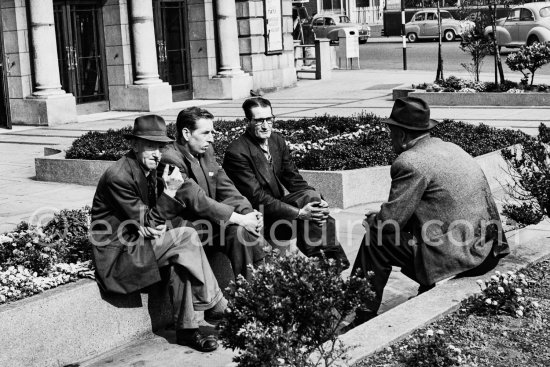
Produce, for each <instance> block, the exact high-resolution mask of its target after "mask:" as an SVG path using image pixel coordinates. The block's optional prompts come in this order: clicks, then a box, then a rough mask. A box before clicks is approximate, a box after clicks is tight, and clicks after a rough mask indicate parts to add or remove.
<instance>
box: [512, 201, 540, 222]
mask: <svg viewBox="0 0 550 367" xmlns="http://www.w3.org/2000/svg"><path fill="white" fill-rule="evenodd" d="M502 214H504V215H505V216H506V217H508V218H510V219H512V220H513V221H515V222H517V223H518V224H519V225H520V226H522V227H524V226H528V225H531V224H537V223H539V222H540V221H541V220H542V218H543V217H544V214H543V213H542V212H541V211H540V208H538V207H537V206H536V205H535V203H533V202H528V203H521V204H519V205H518V204H505V205H504V206H503V208H502Z"/></svg>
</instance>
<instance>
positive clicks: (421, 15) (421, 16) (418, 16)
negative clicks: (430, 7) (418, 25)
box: [414, 13, 426, 22]
mask: <svg viewBox="0 0 550 367" xmlns="http://www.w3.org/2000/svg"><path fill="white" fill-rule="evenodd" d="M425 15H426V14H425V13H420V14H416V15H415V17H414V21H415V22H421V21H423V20H424V16H425Z"/></svg>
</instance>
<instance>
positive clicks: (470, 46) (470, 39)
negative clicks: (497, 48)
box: [459, 0, 493, 82]
mask: <svg viewBox="0 0 550 367" xmlns="http://www.w3.org/2000/svg"><path fill="white" fill-rule="evenodd" d="M459 16H460V18H461V19H465V18H468V19H469V20H470V21H472V22H474V26H473V27H472V28H470V29H468V30H467V31H466V32H464V33H463V34H462V42H461V43H460V49H461V50H462V51H464V52H467V53H469V54H470V56H471V57H472V62H471V63H469V64H466V63H462V64H461V65H462V67H463V68H464V69H466V70H467V71H468V72H469V73H470V74H471V75H472V76H473V77H474V80H475V81H476V82H479V74H480V73H481V66H482V65H483V60H484V59H485V57H486V56H487V55H489V54H490V53H491V49H492V47H493V44H492V41H491V40H490V39H488V38H486V37H485V35H484V30H485V27H486V26H488V25H489V24H490V18H489V16H488V14H487V13H486V12H483V11H482V9H481V8H480V5H479V2H478V1H475V2H474V1H473V0H466V1H463V2H462V3H461V6H460V9H459Z"/></svg>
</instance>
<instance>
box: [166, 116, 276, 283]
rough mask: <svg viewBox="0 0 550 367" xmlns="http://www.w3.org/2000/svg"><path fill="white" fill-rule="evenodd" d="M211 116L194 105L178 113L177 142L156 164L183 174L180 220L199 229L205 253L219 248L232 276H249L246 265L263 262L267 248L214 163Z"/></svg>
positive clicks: (253, 215) (251, 214) (250, 213)
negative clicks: (183, 211) (174, 168)
mask: <svg viewBox="0 0 550 367" xmlns="http://www.w3.org/2000/svg"><path fill="white" fill-rule="evenodd" d="M213 120H214V116H213V115H212V114H211V113H210V112H208V111H207V110H205V109H202V108H199V107H190V108H187V109H184V110H182V111H180V113H179V114H178V117H177V120H176V129H177V132H176V138H177V140H176V141H175V142H173V143H171V144H168V145H167V146H166V148H165V149H164V150H163V154H162V159H161V162H162V163H163V164H171V165H174V166H176V167H178V168H179V169H180V171H181V172H182V174H183V175H184V177H186V180H185V182H184V184H183V185H182V186H181V187H180V188H179V189H178V193H177V195H176V197H177V198H178V199H179V200H181V201H182V202H183V203H184V204H185V205H186V209H187V210H186V211H185V213H183V214H184V215H183V218H184V219H186V220H188V221H190V222H192V223H193V225H194V226H195V227H196V228H197V229H198V230H199V232H201V234H202V238H203V244H204V246H205V250H206V253H207V254H209V253H210V252H214V251H222V252H223V253H225V254H226V255H227V257H228V258H229V261H230V262H231V267H232V269H233V274H234V276H235V277H237V276H238V275H242V276H243V277H245V278H246V279H250V274H251V269H250V266H249V265H252V266H254V265H257V264H259V263H260V262H262V261H263V259H264V257H265V255H266V250H267V249H268V245H267V243H266V242H265V240H264V239H263V237H262V236H261V235H260V231H261V229H262V226H263V220H262V216H261V214H260V213H259V212H256V211H254V209H252V206H251V205H250V202H249V201H248V200H247V199H246V198H245V197H244V196H242V195H241V193H240V192H239V191H238V190H237V189H236V188H235V185H234V184H233V182H232V181H231V180H230V179H229V177H227V175H226V173H225V171H224V170H223V169H222V168H221V167H220V165H219V163H217V162H216V158H215V156H214V149H213V147H212V144H213V142H214V135H213V134H214V121H213ZM222 282H223V283H225V280H223V281H222V279H220V283H222Z"/></svg>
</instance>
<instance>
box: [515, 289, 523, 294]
mask: <svg viewBox="0 0 550 367" xmlns="http://www.w3.org/2000/svg"><path fill="white" fill-rule="evenodd" d="M515 291H516V293H517V294H521V293H522V292H523V291H522V290H521V288H516V289H515Z"/></svg>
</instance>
